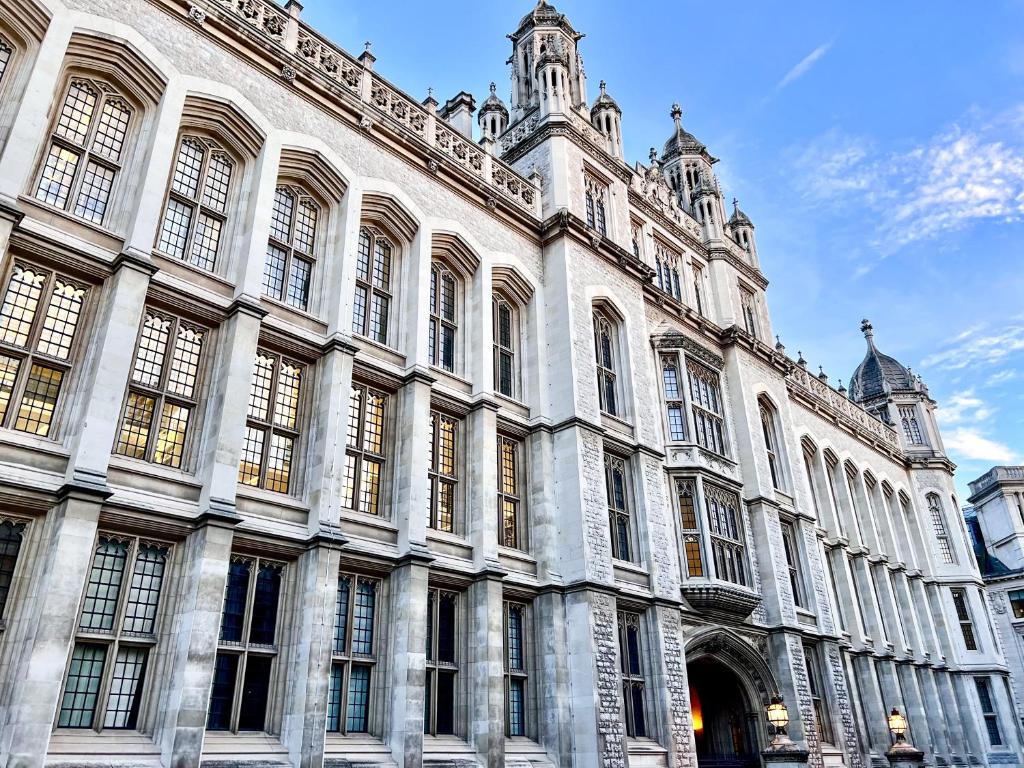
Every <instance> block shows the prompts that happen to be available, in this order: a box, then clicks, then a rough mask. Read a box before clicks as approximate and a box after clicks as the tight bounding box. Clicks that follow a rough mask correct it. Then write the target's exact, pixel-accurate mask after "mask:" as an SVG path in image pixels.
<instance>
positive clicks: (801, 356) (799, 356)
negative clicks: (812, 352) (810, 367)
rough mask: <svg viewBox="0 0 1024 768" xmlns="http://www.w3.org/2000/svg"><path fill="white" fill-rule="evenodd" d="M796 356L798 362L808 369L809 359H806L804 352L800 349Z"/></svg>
mask: <svg viewBox="0 0 1024 768" xmlns="http://www.w3.org/2000/svg"><path fill="white" fill-rule="evenodd" d="M796 357H797V360H796V364H797V365H799V366H800V367H801V368H803V369H804V370H806V369H807V361H806V360H804V353H803V352H799V351H798V352H797V353H796Z"/></svg>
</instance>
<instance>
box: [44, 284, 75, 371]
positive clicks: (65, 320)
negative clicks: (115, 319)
mask: <svg viewBox="0 0 1024 768" xmlns="http://www.w3.org/2000/svg"><path fill="white" fill-rule="evenodd" d="M84 296H85V289H84V288H79V287H78V286H76V285H73V284H71V283H68V282H66V281H65V280H63V279H61V278H59V277H58V278H57V279H56V280H55V281H54V286H53V295H52V296H51V297H50V306H49V307H47V308H46V317H45V318H44V319H43V330H42V332H41V333H40V334H39V343H38V345H37V346H36V349H37V350H38V351H39V353H40V354H43V355H49V356H50V357H55V358H57V359H58V360H67V359H68V358H69V357H70V356H71V343H72V341H74V338H75V330H76V329H77V328H78V320H79V317H81V314H82V299H83V297H84Z"/></svg>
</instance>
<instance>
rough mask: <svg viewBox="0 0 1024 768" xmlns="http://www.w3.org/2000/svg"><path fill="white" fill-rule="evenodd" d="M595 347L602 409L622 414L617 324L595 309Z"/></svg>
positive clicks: (598, 388) (608, 412) (614, 413)
mask: <svg viewBox="0 0 1024 768" xmlns="http://www.w3.org/2000/svg"><path fill="white" fill-rule="evenodd" d="M594 349H595V352H596V354H597V392H598V397H599V400H600V403H601V410H602V411H604V412H605V413H607V414H609V415H611V416H621V415H622V414H621V413H620V412H619V400H618V362H619V355H618V351H619V350H618V333H617V326H616V324H615V323H613V322H612V320H611V318H609V317H608V315H606V314H605V313H604V312H602V311H601V310H595V311H594Z"/></svg>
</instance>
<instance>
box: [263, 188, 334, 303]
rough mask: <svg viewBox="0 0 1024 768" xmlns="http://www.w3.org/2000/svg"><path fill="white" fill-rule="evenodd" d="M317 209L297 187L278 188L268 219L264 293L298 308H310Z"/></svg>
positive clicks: (308, 197) (318, 209)
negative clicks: (268, 235)
mask: <svg viewBox="0 0 1024 768" xmlns="http://www.w3.org/2000/svg"><path fill="white" fill-rule="evenodd" d="M319 218H320V206H318V205H317V204H316V203H315V202H314V201H313V198H312V197H310V196H309V194H307V193H306V192H305V190H302V189H300V188H298V187H278V188H277V191H276V192H275V193H274V210H273V213H272V214H271V217H270V242H269V243H268V244H267V261H266V263H265V264H264V267H263V292H264V293H265V294H266V295H267V296H270V297H271V298H273V299H277V300H278V301H284V302H287V303H288V304H290V305H291V306H293V307H297V308H298V309H306V308H307V307H308V306H309V290H310V285H311V283H312V281H313V265H314V263H315V256H314V253H315V250H316V228H317V221H318V220H319Z"/></svg>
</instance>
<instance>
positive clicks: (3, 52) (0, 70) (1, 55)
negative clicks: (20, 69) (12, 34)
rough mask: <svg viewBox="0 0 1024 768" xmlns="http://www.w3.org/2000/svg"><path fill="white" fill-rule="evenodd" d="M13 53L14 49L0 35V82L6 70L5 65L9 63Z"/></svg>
mask: <svg viewBox="0 0 1024 768" xmlns="http://www.w3.org/2000/svg"><path fill="white" fill-rule="evenodd" d="M13 55H14V49H13V48H11V46H10V45H9V44H8V43H7V41H6V40H4V39H3V38H2V37H0V84H3V81H4V73H5V72H7V65H8V64H10V62H11V57H12V56H13Z"/></svg>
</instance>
